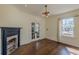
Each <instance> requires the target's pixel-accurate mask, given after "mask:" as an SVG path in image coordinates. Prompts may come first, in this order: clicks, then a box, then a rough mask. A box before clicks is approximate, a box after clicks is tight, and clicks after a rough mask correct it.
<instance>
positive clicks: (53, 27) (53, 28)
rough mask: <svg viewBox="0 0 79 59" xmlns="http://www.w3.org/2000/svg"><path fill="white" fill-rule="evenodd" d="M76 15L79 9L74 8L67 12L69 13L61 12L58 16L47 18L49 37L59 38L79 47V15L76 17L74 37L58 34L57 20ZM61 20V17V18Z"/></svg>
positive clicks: (78, 13)
mask: <svg viewBox="0 0 79 59" xmlns="http://www.w3.org/2000/svg"><path fill="white" fill-rule="evenodd" d="M75 15H79V10H74V11H71V12H67V13H63V14H59V15H57V16H51V17H49V18H48V19H47V21H46V23H47V24H48V26H47V28H48V29H49V30H48V32H47V33H48V35H47V37H49V38H50V39H52V40H55V41H57V39H59V40H60V42H63V43H66V44H70V45H73V46H76V47H79V17H75V30H74V35H75V36H74V37H73V38H72V37H64V36H60V37H59V38H58V36H57V32H58V31H57V29H58V28H57V24H58V23H57V22H58V21H59V19H58V18H57V17H59V18H65V17H71V16H75ZM60 20H61V19H60Z"/></svg>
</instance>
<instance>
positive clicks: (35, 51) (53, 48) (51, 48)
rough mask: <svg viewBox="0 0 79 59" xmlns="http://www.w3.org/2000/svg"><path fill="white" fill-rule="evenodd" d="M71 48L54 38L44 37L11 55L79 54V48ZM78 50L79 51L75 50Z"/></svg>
mask: <svg viewBox="0 0 79 59" xmlns="http://www.w3.org/2000/svg"><path fill="white" fill-rule="evenodd" d="M71 48H72V47H70V46H67V45H63V44H61V43H57V42H55V41H52V40H48V39H43V40H38V41H36V42H31V43H29V44H26V45H23V46H21V47H20V48H18V49H16V50H15V51H14V52H13V53H12V54H11V55H71V54H72V55H77V54H78V53H77V52H78V51H79V49H76V48H72V49H71ZM69 49H70V50H69ZM73 49H74V50H73ZM76 50H77V52H75V51H76ZM71 51H72V52H71Z"/></svg>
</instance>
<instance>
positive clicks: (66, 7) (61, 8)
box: [14, 4, 79, 16]
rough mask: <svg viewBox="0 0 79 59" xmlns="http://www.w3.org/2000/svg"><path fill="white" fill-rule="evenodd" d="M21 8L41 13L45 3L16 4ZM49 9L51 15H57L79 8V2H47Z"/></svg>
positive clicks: (29, 11)
mask: <svg viewBox="0 0 79 59" xmlns="http://www.w3.org/2000/svg"><path fill="white" fill-rule="evenodd" d="M14 6H16V7H17V8H19V9H20V10H23V11H24V12H28V13H31V14H34V15H40V16H41V14H42V12H43V11H44V4H27V5H26V6H25V4H19V5H14ZM47 6H48V11H49V12H50V15H57V14H61V13H65V12H69V11H72V10H75V9H79V4H47Z"/></svg>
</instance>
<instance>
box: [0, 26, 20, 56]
mask: <svg viewBox="0 0 79 59" xmlns="http://www.w3.org/2000/svg"><path fill="white" fill-rule="evenodd" d="M0 35H1V37H0V41H1V44H0V45H1V47H0V50H1V54H2V55H9V54H11V53H12V52H13V51H15V49H17V48H18V47H20V28H12V27H1V28H0Z"/></svg>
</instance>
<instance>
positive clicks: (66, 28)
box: [61, 18, 74, 36]
mask: <svg viewBox="0 0 79 59" xmlns="http://www.w3.org/2000/svg"><path fill="white" fill-rule="evenodd" d="M73 30H74V18H67V19H63V20H62V30H61V32H62V35H67V36H68V35H69V36H73V34H74V33H73Z"/></svg>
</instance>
